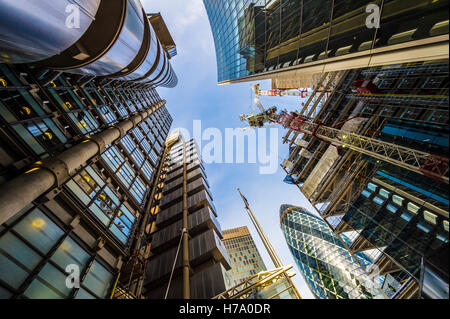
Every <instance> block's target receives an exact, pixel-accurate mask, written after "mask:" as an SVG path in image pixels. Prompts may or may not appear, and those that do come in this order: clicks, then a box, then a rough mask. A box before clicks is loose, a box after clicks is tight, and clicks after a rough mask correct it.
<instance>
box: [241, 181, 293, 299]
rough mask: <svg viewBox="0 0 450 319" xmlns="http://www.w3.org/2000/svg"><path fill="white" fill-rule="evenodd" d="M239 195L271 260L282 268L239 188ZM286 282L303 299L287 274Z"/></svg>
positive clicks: (277, 266)
mask: <svg viewBox="0 0 450 319" xmlns="http://www.w3.org/2000/svg"><path fill="white" fill-rule="evenodd" d="M238 192H239V195H241V197H242V200H243V201H244V204H245V210H246V211H247V213H248V215H249V217H250V220H251V221H252V223H253V225H254V226H255V228H256V231H257V232H258V234H259V236H260V237H261V241H262V242H263V244H264V246H265V247H266V249H267V252H268V253H269V255H270V258H271V259H272V262H273V264H274V265H275V267H276V268H282V267H284V266H283V263H282V262H281V260H280V258H279V257H278V255H277V253H276V252H275V250H274V249H273V247H272V244H271V243H270V241H269V239H268V238H267V236H266V234H265V233H264V231H263V229H262V228H261V225H259V223H258V220H257V219H256V217H255V215H254V214H253V212H252V210H251V209H250V206H249V205H248V202H247V199H246V198H245V197H244V195H242V193H241V190H240V189H239V188H238ZM285 278H286V281H288V283H289V285H290V286H291V288H292V290H293V291H294V293H295V295H296V296H297V298H298V299H302V296H301V295H300V293H299V292H298V290H297V288H296V287H295V285H294V283H293V282H292V280H291V278H290V276H289V275H288V274H286V273H285Z"/></svg>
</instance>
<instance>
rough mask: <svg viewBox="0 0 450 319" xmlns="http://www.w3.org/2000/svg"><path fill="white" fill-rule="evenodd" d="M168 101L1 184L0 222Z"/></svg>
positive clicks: (66, 176) (99, 152) (60, 182)
mask: <svg viewBox="0 0 450 319" xmlns="http://www.w3.org/2000/svg"><path fill="white" fill-rule="evenodd" d="M164 104H165V101H160V102H158V103H156V104H154V105H153V106H152V107H150V108H148V109H146V110H143V111H142V112H140V113H139V114H136V115H135V116H133V117H131V118H129V119H126V120H124V121H122V122H120V123H118V124H117V125H116V126H111V127H109V128H108V129H106V130H104V131H103V132H100V133H98V134H96V135H93V136H90V137H87V138H86V139H85V140H84V141H82V142H81V143H80V144H77V145H75V146H73V147H71V148H70V149H68V150H66V151H64V152H63V153H61V154H59V155H57V156H54V157H52V158H50V159H46V160H44V161H39V162H36V163H35V164H34V167H31V168H30V170H28V171H27V172H25V173H24V174H22V175H20V176H19V177H16V178H15V179H13V180H11V181H8V182H6V183H4V184H3V185H1V186H0V207H1V210H0V225H1V224H3V223H4V222H6V221H7V220H8V219H9V218H11V217H12V216H14V215H15V214H16V213H18V212H19V211H20V210H21V209H23V208H24V207H25V206H26V205H28V204H29V203H31V202H32V201H33V200H35V199H36V198H38V197H39V196H40V195H42V194H44V193H45V192H47V191H49V190H51V189H53V188H55V187H59V186H60V185H62V184H63V183H64V182H65V181H66V180H68V179H69V178H70V176H71V175H72V174H73V173H74V172H76V170H78V168H80V167H81V166H82V165H83V164H84V163H86V162H87V161H88V160H89V159H91V158H93V157H94V156H96V155H100V154H101V153H103V151H104V150H105V148H106V146H107V145H109V144H111V143H112V142H114V141H116V140H117V139H119V138H121V137H122V136H123V135H125V133H126V132H127V131H129V130H131V129H132V128H133V127H135V126H136V125H137V124H139V123H140V122H142V121H143V120H145V119H146V118H147V117H148V116H149V115H150V114H151V113H152V111H154V110H155V109H156V108H159V107H161V106H163V105H164Z"/></svg>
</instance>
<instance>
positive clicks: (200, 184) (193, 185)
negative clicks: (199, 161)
mask: <svg viewBox="0 0 450 319" xmlns="http://www.w3.org/2000/svg"><path fill="white" fill-rule="evenodd" d="M200 190H205V191H207V192H208V194H209V185H208V184H207V183H206V181H205V180H204V179H203V178H198V179H196V180H194V181H193V182H190V183H189V184H188V185H187V192H188V196H191V195H193V194H195V193H197V192H199V191H200ZM209 195H210V197H211V194H209Z"/></svg>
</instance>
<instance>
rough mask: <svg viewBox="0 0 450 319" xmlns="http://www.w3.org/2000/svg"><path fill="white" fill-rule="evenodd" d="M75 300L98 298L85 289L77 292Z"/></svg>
mask: <svg viewBox="0 0 450 319" xmlns="http://www.w3.org/2000/svg"><path fill="white" fill-rule="evenodd" d="M75 299H96V298H95V297H94V296H92V295H91V294H90V293H88V292H87V291H86V290H84V289H83V288H80V290H78V292H77V295H76V296H75Z"/></svg>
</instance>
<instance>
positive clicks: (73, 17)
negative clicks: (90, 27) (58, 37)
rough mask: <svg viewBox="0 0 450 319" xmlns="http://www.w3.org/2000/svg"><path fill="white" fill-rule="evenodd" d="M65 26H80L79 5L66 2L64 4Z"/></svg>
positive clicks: (71, 27)
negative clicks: (65, 4)
mask: <svg viewBox="0 0 450 319" xmlns="http://www.w3.org/2000/svg"><path fill="white" fill-rule="evenodd" d="M66 13H68V15H67V17H66V27H67V28H69V29H79V28H80V7H78V5H76V4H68V5H67V6H66Z"/></svg>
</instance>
